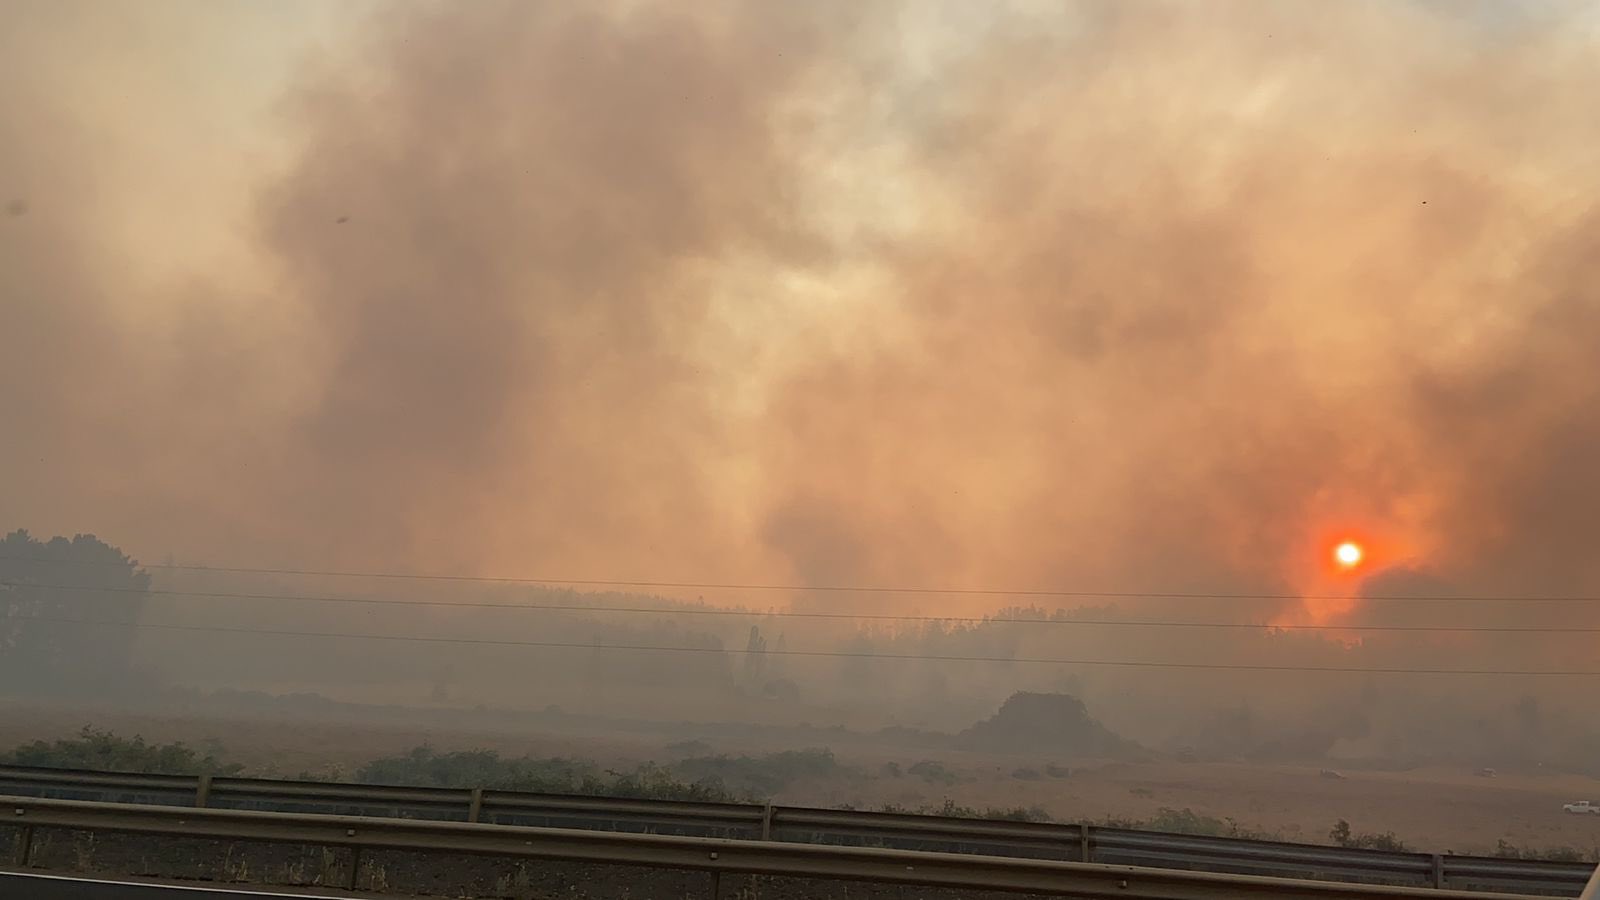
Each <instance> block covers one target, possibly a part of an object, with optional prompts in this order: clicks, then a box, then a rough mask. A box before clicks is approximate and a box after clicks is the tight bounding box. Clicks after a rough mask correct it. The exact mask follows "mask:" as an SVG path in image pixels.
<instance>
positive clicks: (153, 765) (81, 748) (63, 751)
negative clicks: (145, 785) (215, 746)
mask: <svg viewBox="0 0 1600 900" xmlns="http://www.w3.org/2000/svg"><path fill="white" fill-rule="evenodd" d="M0 763H5V764H7V765H14V766H45V767H48V768H52V769H97V770H100V771H105V772H138V773H141V774H157V775H236V774H238V773H239V772H241V771H242V770H243V769H244V767H243V766H241V765H239V764H238V763H224V762H222V761H221V760H220V759H218V758H217V756H216V754H215V752H205V753H202V752H201V751H199V750H196V749H195V748H193V747H190V746H189V745H187V744H184V743H182V742H181V741H180V742H177V743H171V744H151V743H147V742H146V741H145V739H144V738H143V737H140V736H139V735H134V736H133V737H131V738H124V737H118V736H117V735H115V734H113V733H111V732H109V731H97V730H95V729H94V728H90V727H88V726H84V728H83V730H82V731H80V732H78V736H77V737H75V738H64V739H60V740H56V741H34V742H33V743H31V744H23V745H21V746H19V747H17V748H16V749H14V750H12V751H11V752H10V753H4V754H0Z"/></svg>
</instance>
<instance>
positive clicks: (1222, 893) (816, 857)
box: [0, 798, 1526, 900]
mask: <svg viewBox="0 0 1600 900" xmlns="http://www.w3.org/2000/svg"><path fill="white" fill-rule="evenodd" d="M0 809H3V810H4V811H5V812H6V813H7V815H5V817H4V818H5V819H6V820H7V824H9V825H13V826H20V827H21V829H22V830H23V835H24V836H23V838H22V840H20V841H19V842H18V843H19V851H18V859H17V864H18V865H22V866H25V865H26V860H27V851H28V848H29V846H31V841H33V840H34V839H35V835H36V834H37V833H38V832H39V831H41V830H48V829H53V828H54V829H72V830H77V831H88V832H91V833H95V832H123V833H142V834H151V835H160V836H163V837H200V838H211V839H217V840H225V841H247V842H248V841H258V842H279V843H293V844H301V845H313V846H325V847H352V848H356V849H358V850H369V849H371V850H399V851H414V852H421V853H440V852H443V853H466V854H477V855H485V856H496V857H502V858H523V859H528V858H533V859H555V860H568V861H577V862H587V863H605V864H610V865H627V866H640V867H649V868H667V869H691V870H699V871H705V872H710V873H714V874H713V877H714V878H715V877H717V876H720V875H723V874H736V875H764V876H776V877H797V878H822V879H840V880H848V881H861V882H871V883H877V884H896V885H906V886H917V887H938V888H956V889H961V888H966V889H974V890H983V891H1004V892H1026V893H1039V894H1051V895H1056V896H1062V895H1065V896H1072V897H1082V898H1112V897H1116V898H1131V900H1220V898H1238V897H1247V898H1248V897H1263V898H1264V897H1271V898H1275V900H1423V898H1427V900H1526V898H1525V897H1524V896H1523V895H1518V894H1503V893H1494V894H1483V893H1468V892H1462V891H1440V890H1435V889H1425V888H1409V887H1391V886H1380V885H1367V884H1345V883H1337V882H1319V881H1302V880H1296V879H1286V878H1270V877H1262V876H1254V875H1224V874H1217V873H1211V872H1184V871H1174V870H1167V869H1155V868H1140V867H1133V866H1117V865H1105V864H1092V863H1075V862H1058V861H1047V860H1031V859H1012V858H1006V857H991V856H974V855H960V854H948V853H922V852H914V851H905V850H874V849H865V848H859V847H823V846H815V845H807V844H791V843H782V842H777V841H749V840H727V839H717V838H688V837H678V836H664V835H649V834H629V833H618V832H604V831H582V830H576V829H567V828H524V827H517V826H506V825H486V824H481V823H465V822H423V821H416V820H405V819H393V818H367V817H356V816H329V815H297V814H290V813H264V812H247V811H239V810H220V809H175V808H173V807H171V806H148V805H142V804H119V803H90V802H84V801H76V800H40V799H33V798H12V799H8V800H7V801H5V804H4V807H0Z"/></svg>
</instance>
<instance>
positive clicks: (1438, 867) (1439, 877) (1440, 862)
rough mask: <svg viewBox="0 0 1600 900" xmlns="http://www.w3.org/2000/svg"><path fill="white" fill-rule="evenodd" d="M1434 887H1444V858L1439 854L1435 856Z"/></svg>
mask: <svg viewBox="0 0 1600 900" xmlns="http://www.w3.org/2000/svg"><path fill="white" fill-rule="evenodd" d="M1433 886H1434V887H1436V888H1442V887H1444V857H1443V856H1442V855H1440V854H1438V853H1435V854H1434V855H1433Z"/></svg>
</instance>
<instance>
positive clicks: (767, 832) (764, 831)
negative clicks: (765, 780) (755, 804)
mask: <svg viewBox="0 0 1600 900" xmlns="http://www.w3.org/2000/svg"><path fill="white" fill-rule="evenodd" d="M761 839H762V840H763V841H770V840H772V804H771V803H768V804H767V806H766V809H763V810H762V811H761Z"/></svg>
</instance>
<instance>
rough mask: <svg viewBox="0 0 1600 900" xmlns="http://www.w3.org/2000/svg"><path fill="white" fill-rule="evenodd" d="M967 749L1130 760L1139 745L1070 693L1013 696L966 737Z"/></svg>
mask: <svg viewBox="0 0 1600 900" xmlns="http://www.w3.org/2000/svg"><path fill="white" fill-rule="evenodd" d="M956 745H957V746H958V747H960V748H962V749H964V750H989V751H996V752H1002V753H1007V752H1014V753H1050V754H1057V755H1072V756H1126V755H1128V754H1129V753H1130V752H1132V751H1134V750H1135V749H1137V748H1136V746H1135V745H1134V744H1133V743H1132V742H1130V741H1127V740H1125V739H1123V738H1121V737H1119V736H1118V735H1117V734H1116V733H1114V732H1112V731H1111V730H1110V729H1109V728H1106V727H1105V726H1104V725H1102V724H1100V723H1099V722H1098V721H1096V720H1095V718H1094V717H1093V716H1091V715H1089V710H1088V709H1087V708H1085V707H1084V705H1083V701H1082V700H1079V699H1078V698H1077V697H1074V696H1072V695H1071V694H1035V693H1029V692H1022V693H1016V694H1012V695H1011V696H1010V697H1009V698H1007V700H1006V702H1005V703H1004V704H1002V705H1001V706H1000V710H999V712H996V713H995V714H994V715H993V716H990V717H989V718H987V719H985V720H983V721H982V722H979V723H977V724H976V725H973V726H972V727H971V728H968V729H967V730H966V731H963V732H961V734H960V735H958V736H957V738H956Z"/></svg>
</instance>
